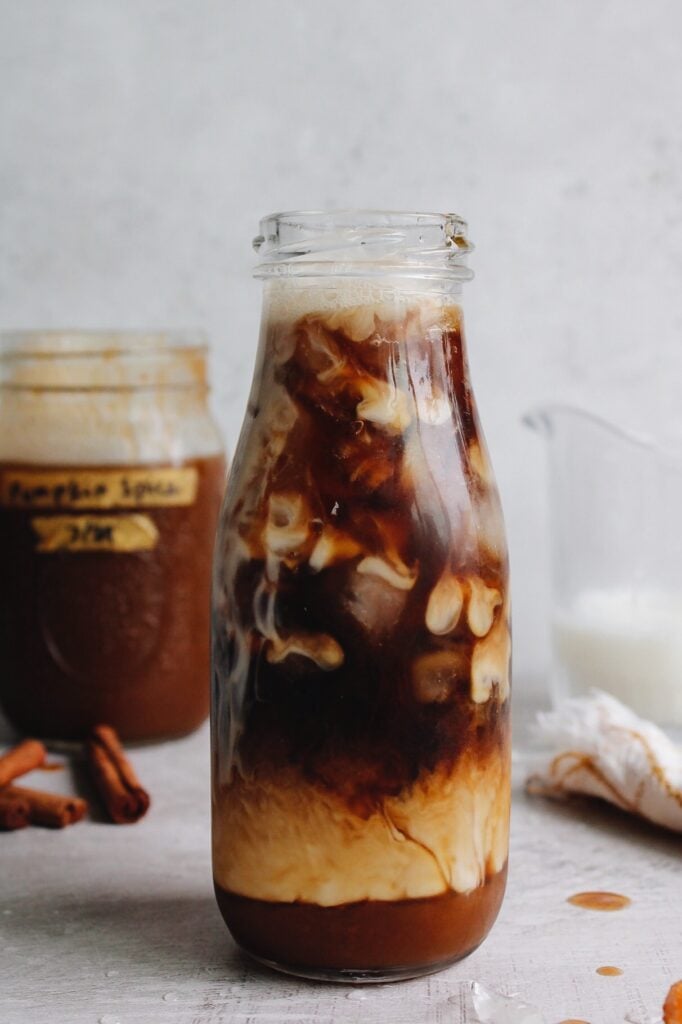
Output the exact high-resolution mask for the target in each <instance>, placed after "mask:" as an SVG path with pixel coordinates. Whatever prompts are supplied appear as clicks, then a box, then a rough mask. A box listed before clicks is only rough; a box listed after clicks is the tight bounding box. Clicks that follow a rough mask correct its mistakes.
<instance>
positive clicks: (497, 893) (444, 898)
mask: <svg viewBox="0 0 682 1024" xmlns="http://www.w3.org/2000/svg"><path fill="white" fill-rule="evenodd" d="M506 877H507V870H506V867H505V869H504V870H503V871H499V872H498V873H497V874H495V875H493V876H491V877H490V878H489V879H488V880H487V882H486V883H485V885H482V886H480V887H479V888H477V889H474V890H473V891H472V892H470V893H457V892H452V891H451V892H447V893H443V894H442V895H441V896H431V897H428V898H426V899H412V900H396V901H380V900H365V901H363V902H361V903H347V904H344V905H343V906H338V907H319V906H315V905H313V904H309V903H271V902H267V901H265V900H254V899H249V898H248V897H245V896H236V895H234V894H233V893H230V892H227V891H226V890H225V889H222V888H221V887H220V886H219V885H217V884H216V886H215V891H216V898H217V900H218V906H219V907H220V910H221V913H222V915H223V918H224V919H225V923H226V924H227V927H228V928H229V929H230V932H231V933H232V936H233V938H234V939H235V941H236V942H237V943H238V945H239V946H241V947H242V949H244V950H245V951H246V952H247V953H251V954H253V955H254V956H256V957H258V958H259V959H261V960H265V961H269V962H270V963H272V964H274V965H277V966H279V967H280V968H282V969H285V970H291V971H292V972H293V973H297V972H299V973H301V974H306V973H309V974H313V975H314V974H315V973H316V972H320V971H331V972H334V971H339V972H341V971H386V972H387V974H398V973H399V974H400V976H402V977H405V976H409V972H411V971H414V973H415V974H419V973H426V972H427V971H428V970H429V968H431V969H434V970H435V969H437V968H439V967H446V966H447V965H448V964H449V963H452V962H453V961H455V960H460V959H461V958H462V957H465V956H467V955H468V954H469V953H471V952H473V950H474V949H476V947H477V946H478V945H479V944H480V943H481V942H482V941H483V939H484V938H485V937H486V935H487V934H488V932H489V931H490V928H491V927H492V925H493V922H494V921H495V918H496V917H497V913H498V911H499V909H500V904H501V903H502V897H503V895H504V888H505V883H506Z"/></svg>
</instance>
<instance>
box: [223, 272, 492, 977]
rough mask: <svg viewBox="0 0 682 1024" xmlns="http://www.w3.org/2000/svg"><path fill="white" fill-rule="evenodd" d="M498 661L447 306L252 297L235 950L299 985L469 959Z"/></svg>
mask: <svg viewBox="0 0 682 1024" xmlns="http://www.w3.org/2000/svg"><path fill="white" fill-rule="evenodd" d="M509 661H510V636H509V598H508V584H507V560H506V549H505V543H504V535H503V525H502V518H501V512H500V508H499V502H498V497H497V492H496V490H495V485H494V482H493V478H492V473H491V470H490V465H489V461H488V456H487V453H486V449H485V444H484V441H483V438H482V435H481V432H480V428H479V425H478V421H477V416H476V410H475V406H474V401H473V397H472V394H471V390H470V387H469V382H468V370H467V364H466V356H465V351H464V338H463V329H462V315H461V309H460V307H459V305H458V303H457V302H455V301H454V300H453V298H452V295H451V294H450V293H447V292H446V293H445V294H444V295H443V294H439V293H438V292H437V291H436V290H435V289H433V288H432V287H431V286H430V284H429V282H426V283H424V282H422V283H421V287H419V286H418V285H416V284H415V282H414V281H410V280H406V281H402V280H397V279H393V280H390V281H386V280H380V281H377V280H375V279H369V280H367V279H359V278H357V279H351V280H344V279H340V278H336V279H334V278H331V279H330V278H329V277H328V276H327V277H324V278H323V279H321V280H315V281H311V280H310V279H308V278H306V279H304V280H300V279H298V280H287V281H280V280H273V281H269V282H267V283H266V297H265V310H264V317H263V330H262V337H261V345H260V353H259V361H258V366H257V369H256V376H255V381H254V386H253V390H252V394H251V398H250V401H249V406H248V412H247V419H246V424H245V427H244V430H243V433H242V438H241V441H240V445H239V449H238V452H237V456H236V460H235V465H234V468H233V475H232V479H231V485H230V487H229V490H228V496H227V501H226V505H225V508H224V510H223V517H222V525H221V529H220V531H219V539H218V549H217V555H216V575H215V590H214V680H213V685H214V700H215V717H214V800H213V819H214V875H215V882H216V890H217V894H218V900H219V904H220V906H221V909H222V911H223V914H224V916H225V919H226V921H227V923H228V925H229V927H230V928H231V929H232V931H233V934H234V935H235V937H236V939H237V941H239V942H240V943H241V944H242V945H243V946H244V947H245V948H246V949H247V950H249V951H250V952H252V953H254V954H255V955H257V956H259V957H260V958H261V959H263V960H266V961H267V962H269V963H272V964H274V965H277V966H280V967H284V968H285V969H289V970H294V971H298V972H299V973H304V974H311V975H313V976H321V977H334V976H341V975H343V974H344V972H346V973H347V974H349V976H359V975H360V974H362V973H363V972H364V973H365V975H366V974H367V972H369V974H370V975H373V976H376V977H397V976H405V975H409V974H415V973H420V972H421V971H425V970H430V969H434V968H435V967H437V966H440V965H442V964H444V963H447V962H450V961H452V960H453V959H456V958H458V957H460V956H463V955H465V954H466V953H467V952H469V951H470V950H471V949H473V948H474V947H475V946H476V945H477V944H478V943H479V942H480V941H481V940H482V938H483V937H484V936H485V934H486V932H487V930H488V928H489V927H490V925H491V924H492V921H493V920H494V917H495V915H496V913H497V909H498V907H499V904H500V901H501V898H502V893H503V889H504V876H505V870H506V858H507V839H508V817H509V733H508V695H509ZM354 972H355V973H354Z"/></svg>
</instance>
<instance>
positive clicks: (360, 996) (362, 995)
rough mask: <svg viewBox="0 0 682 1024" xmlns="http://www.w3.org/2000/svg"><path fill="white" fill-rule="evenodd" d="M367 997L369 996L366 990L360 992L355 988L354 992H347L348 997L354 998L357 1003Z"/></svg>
mask: <svg viewBox="0 0 682 1024" xmlns="http://www.w3.org/2000/svg"><path fill="white" fill-rule="evenodd" d="M366 998H367V995H366V993H365V992H360V991H358V990H357V989H354V990H353V991H352V992H348V993H347V994H346V999H352V1000H353V1002H357V1003H359V1002H362V1000H363V999H366Z"/></svg>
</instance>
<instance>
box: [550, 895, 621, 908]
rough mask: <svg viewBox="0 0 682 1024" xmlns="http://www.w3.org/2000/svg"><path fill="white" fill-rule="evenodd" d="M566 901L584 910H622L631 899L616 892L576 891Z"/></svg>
mask: <svg viewBox="0 0 682 1024" xmlns="http://www.w3.org/2000/svg"><path fill="white" fill-rule="evenodd" d="M566 902H567V903H572V904H573V906H574V907H582V908H583V909H584V910H624V909H625V908H626V907H629V906H630V904H631V902H632V900H631V899H629V897H628V896H621V895H620V893H617V892H577V893H576V894H575V895H574V896H569V897H568V899H567V900H566Z"/></svg>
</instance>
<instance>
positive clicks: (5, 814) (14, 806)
mask: <svg viewBox="0 0 682 1024" xmlns="http://www.w3.org/2000/svg"><path fill="white" fill-rule="evenodd" d="M30 816H31V807H30V805H29V802H28V800H26V799H25V798H24V797H22V796H11V795H8V794H7V793H6V792H5V791H4V790H0V828H1V829H4V830H5V831H6V832H13V831H14V830H15V829H18V828H24V827H25V826H26V825H28V822H29V819H30Z"/></svg>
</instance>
